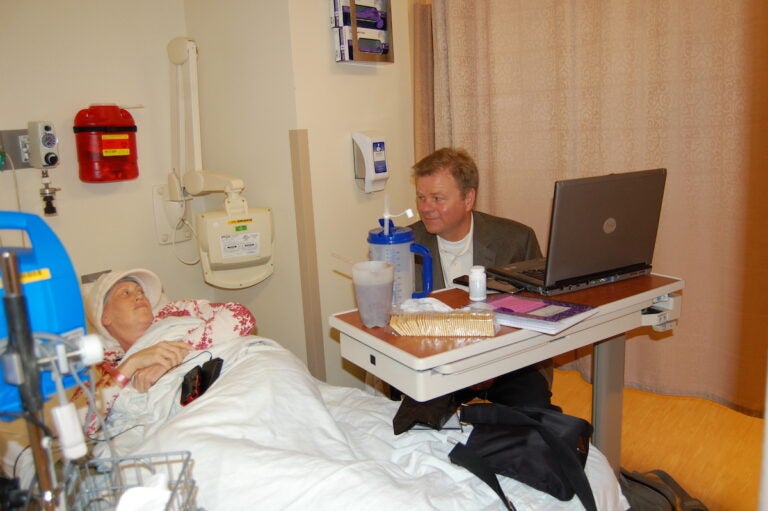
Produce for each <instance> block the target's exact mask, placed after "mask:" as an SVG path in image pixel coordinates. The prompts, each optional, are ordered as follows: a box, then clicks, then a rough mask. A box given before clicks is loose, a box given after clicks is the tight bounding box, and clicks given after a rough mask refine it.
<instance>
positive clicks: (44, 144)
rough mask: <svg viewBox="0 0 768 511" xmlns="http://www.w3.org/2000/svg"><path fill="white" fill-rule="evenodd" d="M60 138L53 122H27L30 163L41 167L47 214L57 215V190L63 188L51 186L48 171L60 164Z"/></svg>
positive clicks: (41, 191)
mask: <svg viewBox="0 0 768 511" xmlns="http://www.w3.org/2000/svg"><path fill="white" fill-rule="evenodd" d="M58 145H59V138H58V137H57V136H56V131H55V129H54V127H53V123H51V122H49V121H30V122H28V123H27V146H26V150H27V155H28V156H29V165H30V166H32V167H34V168H36V169H40V172H41V174H42V180H43V187H42V188H40V197H41V198H42V199H43V213H44V214H45V215H46V216H54V215H56V205H55V204H54V200H55V199H56V192H58V191H60V190H61V188H55V187H53V186H51V176H50V174H49V173H48V170H49V169H52V168H53V167H55V166H56V165H58V164H59V152H58Z"/></svg>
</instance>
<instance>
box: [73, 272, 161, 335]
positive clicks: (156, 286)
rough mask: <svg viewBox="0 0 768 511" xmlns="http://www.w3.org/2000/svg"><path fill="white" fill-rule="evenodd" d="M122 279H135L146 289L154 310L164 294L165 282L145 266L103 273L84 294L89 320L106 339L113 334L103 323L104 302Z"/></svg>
mask: <svg viewBox="0 0 768 511" xmlns="http://www.w3.org/2000/svg"><path fill="white" fill-rule="evenodd" d="M122 280H133V281H135V282H136V283H138V284H139V285H140V286H141V288H142V289H143V290H144V294H145V295H146V297H147V299H148V300H149V304H150V306H151V307H152V310H155V307H156V306H157V305H158V304H159V303H160V299H161V297H162V294H163V283H162V282H161V281H160V277H158V276H157V275H156V274H155V273H154V272H151V271H149V270H145V269H143V268H136V269H133V270H117V271H110V272H109V273H105V274H103V275H101V276H100V277H99V278H98V279H96V281H95V282H93V284H91V285H90V290H88V291H87V292H86V294H85V296H84V302H85V312H86V314H87V316H88V320H89V321H90V322H91V324H92V325H93V326H94V328H96V330H97V331H98V332H99V334H101V335H102V336H103V337H104V338H106V339H112V335H111V334H110V333H109V332H108V331H107V329H106V328H105V327H104V325H102V324H101V315H102V314H103V312H104V302H106V300H107V296H108V295H109V292H110V290H111V289H112V287H113V286H114V285H115V284H117V283H118V282H120V281H122Z"/></svg>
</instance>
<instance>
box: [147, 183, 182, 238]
mask: <svg viewBox="0 0 768 511" xmlns="http://www.w3.org/2000/svg"><path fill="white" fill-rule="evenodd" d="M152 202H153V205H154V212H155V234H156V235H157V242H158V243H159V244H160V245H168V244H171V243H182V242H184V241H189V240H191V239H192V229H191V228H190V211H189V207H188V206H189V202H188V201H186V202H185V201H183V200H182V201H173V200H169V194H168V185H165V184H163V185H155V186H153V187H152Z"/></svg>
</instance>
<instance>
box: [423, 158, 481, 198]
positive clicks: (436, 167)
mask: <svg viewBox="0 0 768 511" xmlns="http://www.w3.org/2000/svg"><path fill="white" fill-rule="evenodd" d="M443 169H445V170H447V171H448V172H450V173H451V175H452V176H453V178H454V179H455V180H456V183H457V184H458V185H459V190H461V194H462V196H466V195H467V192H468V191H469V190H471V189H473V188H474V189H475V190H477V187H478V185H479V182H480V176H479V174H478V172H477V165H475V161H474V160H473V159H472V157H471V156H470V155H469V153H468V152H467V151H466V149H463V148H461V147H443V148H442V149H438V150H437V151H435V152H434V153H432V154H430V155H429V156H426V157H424V158H422V159H421V160H420V161H418V162H417V163H416V165H414V166H413V177H414V179H417V178H420V177H423V176H431V175H432V174H434V173H435V172H438V171H440V170H443Z"/></svg>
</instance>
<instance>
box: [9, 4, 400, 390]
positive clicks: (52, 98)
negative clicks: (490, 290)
mask: <svg viewBox="0 0 768 511" xmlns="http://www.w3.org/2000/svg"><path fill="white" fill-rule="evenodd" d="M392 3H393V11H394V12H393V18H394V27H395V35H394V47H395V55H396V59H395V63H394V64H379V65H365V66H360V65H348V64H338V63H336V62H334V60H333V43H332V39H331V34H330V29H329V27H328V10H327V4H326V2H325V1H318V0H289V1H288V2H274V1H266V0H260V1H251V0H221V1H216V2H210V1H204V0H186V1H181V0H175V1H170V0H168V1H163V2H156V1H154V0H137V1H134V2H131V5H130V8H127V7H126V5H125V4H123V3H119V2H116V1H112V0H109V1H105V0H71V1H68V2H44V1H40V0H38V1H32V2H15V1H13V0H0V12H2V13H3V20H4V21H3V24H2V27H0V47H2V48H19V50H18V51H14V52H4V60H3V64H4V65H3V69H4V72H3V79H2V94H0V112H2V114H1V115H0V129H2V130H9V129H25V128H26V123H27V121H29V120H37V119H45V120H50V121H52V122H53V123H54V124H55V126H56V128H57V131H58V135H59V138H60V146H59V152H60V156H61V161H62V163H61V164H60V165H59V166H58V167H57V168H56V169H55V170H53V171H52V177H53V183H54V185H55V186H58V187H61V188H62V190H61V192H59V194H58V196H57V206H58V208H59V215H58V216H57V217H50V218H46V220H47V222H48V223H49V225H50V226H51V227H52V228H53V229H54V231H55V232H56V234H57V235H58V236H59V237H60V238H61V240H62V242H63V243H64V245H65V246H66V247H67V250H68V251H69V255H70V258H71V259H72V261H73V264H74V265H75V269H76V271H77V272H78V273H80V274H85V273H91V272H95V271H99V270H102V269H106V268H121V267H135V266H143V267H148V268H151V269H153V270H155V271H156V272H158V274H160V276H161V277H162V278H163V280H164V282H165V284H166V288H167V291H168V293H169V294H170V295H171V296H172V297H182V296H185V297H186V296H195V297H202V298H208V299H214V300H236V301H240V302H242V303H245V304H246V305H248V306H249V307H250V308H251V309H252V310H253V311H254V313H255V315H256V317H257V320H258V326H259V333H260V334H262V335H265V336H268V337H272V338H275V339H277V340H279V341H280V342H281V343H283V344H284V345H286V346H287V347H288V348H289V349H291V350H292V351H293V352H294V353H296V354H297V355H298V356H299V357H301V358H304V359H306V346H305V334H304V326H303V322H302V319H303V317H302V304H301V287H300V281H299V272H298V254H299V249H300V247H299V243H298V240H297V236H296V217H295V213H294V204H293V185H292V180H291V160H290V153H289V145H288V131H289V130H291V129H306V130H307V132H308V135H309V146H310V147H309V149H310V152H309V155H310V157H309V160H310V162H309V163H310V167H311V179H312V184H313V192H312V198H313V202H314V217H315V225H314V227H315V229H316V235H317V240H318V241H317V254H318V274H319V284H320V295H321V297H320V300H321V307H322V323H323V324H322V331H323V332H324V340H323V342H324V348H325V361H326V372H327V379H328V381H330V382H332V383H336V384H343V383H346V384H352V385H359V381H358V380H357V379H355V378H354V377H353V376H352V375H351V374H350V373H349V372H347V371H344V370H343V369H342V362H341V359H340V355H339V344H338V341H337V340H336V339H334V338H333V335H332V333H331V331H330V330H329V328H328V325H327V317H328V315H330V314H332V313H334V312H338V311H340V310H345V309H349V308H352V307H353V306H354V300H353V294H352V288H351V282H350V280H349V279H348V277H347V276H346V275H345V274H346V273H348V269H347V268H346V267H345V265H344V263H341V262H339V260H337V259H335V258H333V257H332V256H331V253H333V252H335V253H339V254H341V255H343V256H345V257H348V258H350V259H356V260H359V259H364V258H365V257H366V249H367V247H366V243H365V237H366V234H367V231H368V230H369V229H371V228H373V227H374V226H375V225H376V220H377V218H378V217H379V215H380V213H381V211H382V210H383V203H384V195H383V193H381V192H380V193H376V194H370V195H366V194H364V193H362V192H361V191H359V190H358V189H357V188H356V185H355V182H354V180H353V177H352V176H353V170H352V145H351V140H350V137H351V133H352V132H353V131H363V130H374V131H378V132H381V133H382V134H383V135H384V136H385V137H386V139H387V155H388V162H389V165H390V171H391V174H392V177H391V178H390V180H389V184H388V186H387V190H388V193H389V194H390V203H391V209H392V210H393V211H394V210H397V211H399V210H402V209H404V208H406V207H413V200H412V197H413V193H412V190H411V185H410V179H409V167H410V165H411V164H412V161H413V149H412V138H413V136H412V126H411V125H412V116H411V104H412V99H411V90H410V65H409V62H410V58H409V52H410V49H409V41H408V39H409V36H408V5H410V2H409V1H406V0H394V1H393V2H392ZM178 36H187V37H191V38H193V39H195V40H196V41H197V43H198V46H199V54H200V56H199V61H198V67H199V74H200V77H199V86H200V114H201V127H202V129H201V131H202V141H203V144H202V152H203V165H204V167H205V168H207V169H209V170H212V171H216V172H224V173H227V174H231V175H234V176H237V177H241V178H242V179H243V180H244V181H245V183H246V187H247V188H246V192H245V196H246V198H247V199H248V202H249V205H251V206H268V207H270V208H272V210H273V214H274V222H275V237H276V244H275V273H274V275H273V276H272V277H270V278H269V279H268V280H266V281H265V282H263V283H261V284H259V285H257V286H254V287H252V288H248V289H245V290H238V291H223V290H220V289H215V288H212V287H210V286H208V285H206V284H205V283H204V282H203V279H202V274H201V271H200V268H199V266H187V265H185V264H182V263H181V262H179V261H178V260H177V259H176V255H175V254H174V249H173V248H172V247H171V246H168V245H162V246H161V245H159V244H158V243H157V242H156V239H155V233H154V223H153V211H152V201H151V193H152V187H153V185H158V184H162V183H164V182H165V177H166V175H167V173H168V171H169V170H170V168H171V133H170V125H171V114H170V90H171V84H172V81H171V80H172V74H171V70H172V67H171V65H170V63H169V61H168V59H167V56H166V49H165V48H166V45H167V43H168V42H169V41H170V40H171V39H173V38H174V37H178ZM101 102H113V103H118V104H120V105H123V106H128V105H143V106H144V108H142V109H135V110H131V113H132V114H133V116H134V118H135V120H136V123H137V125H138V153H139V163H140V176H139V178H138V179H137V180H135V181H128V182H122V183H113V184H86V183H83V182H81V181H79V179H78V177H77V158H76V154H75V146H74V135H73V134H72V129H71V127H72V123H73V119H74V116H75V114H76V113H77V112H78V110H80V109H82V108H86V107H88V105H89V104H91V103H101ZM17 178H18V182H19V194H20V197H21V210H22V211H26V212H33V213H40V212H41V211H42V209H41V208H42V205H41V201H40V198H39V192H38V191H39V188H40V176H39V173H38V171H35V170H29V169H27V170H20V171H18V172H17ZM222 198H223V196H216V195H214V196H212V197H208V198H199V199H195V200H194V208H195V209H197V210H200V209H205V208H207V209H220V208H221V200H222ZM15 204H16V199H15V192H14V181H13V175H12V173H11V172H3V173H1V174H0V208H2V209H11V210H12V209H16V206H15ZM192 248H193V247H192V244H191V243H184V244H181V245H177V247H176V250H177V251H178V255H179V256H181V257H182V258H184V259H190V258H191V257H192V255H194V252H193V251H192V250H191V249H192ZM351 369H353V368H351ZM353 370H354V369H353Z"/></svg>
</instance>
